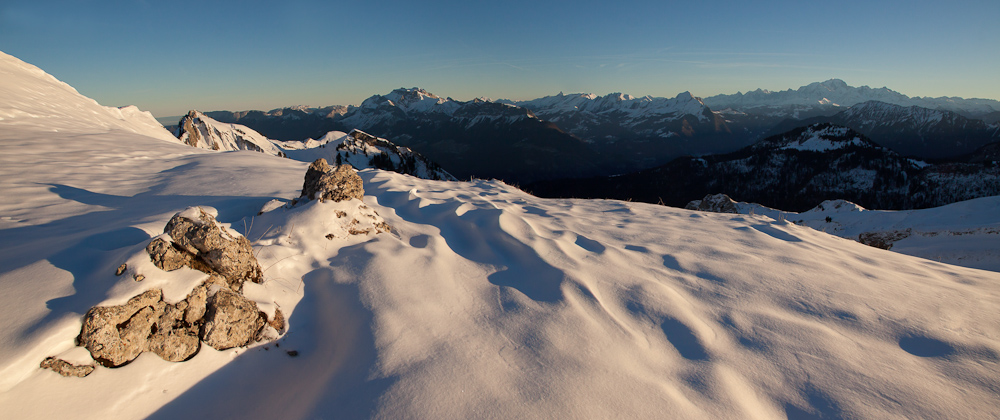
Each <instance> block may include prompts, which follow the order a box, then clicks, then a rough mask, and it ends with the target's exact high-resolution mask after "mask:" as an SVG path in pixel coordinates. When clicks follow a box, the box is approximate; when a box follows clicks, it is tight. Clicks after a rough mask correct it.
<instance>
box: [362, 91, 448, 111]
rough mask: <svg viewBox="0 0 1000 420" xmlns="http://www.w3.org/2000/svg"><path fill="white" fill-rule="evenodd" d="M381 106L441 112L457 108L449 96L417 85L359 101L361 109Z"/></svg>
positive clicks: (404, 109)
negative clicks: (442, 95) (439, 94)
mask: <svg viewBox="0 0 1000 420" xmlns="http://www.w3.org/2000/svg"><path fill="white" fill-rule="evenodd" d="M382 106H389V107H394V108H396V109H399V110H401V111H403V112H404V113H409V112H443V113H446V114H450V113H452V112H454V111H455V109H456V108H458V103H457V102H456V101H454V100H452V99H451V98H442V97H440V96H437V95H435V94H433V93H430V92H428V91H426V90H424V89H420V88H417V87H414V88H410V89H405V88H399V89H395V90H393V91H392V92H390V93H389V94H387V95H374V96H372V97H370V98H368V99H365V101H364V102H362V103H361V108H362V109H376V108H379V107H382Z"/></svg>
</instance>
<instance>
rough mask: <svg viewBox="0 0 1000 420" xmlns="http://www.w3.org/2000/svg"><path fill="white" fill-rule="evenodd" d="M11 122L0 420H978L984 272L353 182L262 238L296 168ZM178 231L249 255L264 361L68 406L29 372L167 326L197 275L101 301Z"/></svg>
mask: <svg viewBox="0 0 1000 420" xmlns="http://www.w3.org/2000/svg"><path fill="white" fill-rule="evenodd" d="M0 58H2V59H0V69H2V70H3V71H5V72H15V73H16V72H17V71H20V70H17V68H27V67H25V66H27V65H25V64H23V63H20V62H19V61H16V59H13V58H12V57H9V56H3V57H0ZM12 63H13V64H12ZM19 66H20V67H19ZM7 80H11V79H8V78H2V79H0V87H2V86H6V84H7V83H8V82H7ZM43 87H44V86H40V87H37V88H33V89H36V90H37V89H42V88H43ZM67 95H68V93H67ZM48 100H49V101H50V102H53V103H60V102H68V101H69V100H70V99H68V98H64V97H62V96H51V97H49V98H48ZM10 101H11V99H9V97H6V96H0V106H8V103H9V102H10ZM87 117H88V113H86V112H82V111H79V112H78V111H66V113H65V115H64V116H63V117H62V118H65V119H76V120H84V119H85V118H87ZM5 118H6V117H5ZM76 120H73V121H74V122H75V121H76ZM17 121H18V120H17V118H10V119H4V120H3V121H0V148H2V153H0V179H3V180H4V182H3V183H0V194H2V195H3V196H4V197H7V198H8V199H7V200H5V201H3V202H0V215H2V217H0V314H2V318H0V319H2V320H3V321H2V323H3V328H2V329H0V407H4V414H5V415H7V416H10V417H12V418H108V417H114V418H154V419H165V418H183V417H200V418H211V417H225V418H287V419H299V418H301V419H305V418H331V417H337V418H622V417H627V418H691V419H718V418H760V419H785V418H792V419H796V418H810V417H813V418H815V417H819V418H896V417H898V418H994V417H997V416H998V415H1000V404H998V403H997V399H996V390H997V389H1000V379H998V377H997V375H996V371H997V364H998V361H1000V315H998V314H1000V311H998V310H997V309H998V306H1000V274H997V273H995V272H988V271H981V270H974V269H968V268H963V267H957V266H952V265H947V264H941V263H938V262H934V261H929V260H924V259H919V258H914V257H911V256H907V255H900V254H897V253H894V252H890V251H884V250H879V249H875V248H872V247H868V246H865V245H862V244H858V243H856V242H854V241H848V240H844V239H841V238H837V237H834V236H831V235H828V234H825V233H822V232H819V231H817V230H814V229H810V228H807V227H800V226H796V225H793V224H790V223H782V222H776V221H775V220H774V219H772V218H769V217H763V216H751V215H742V214H710V213H701V212H692V211H688V210H682V209H673V208H668V207H664V206H657V205H651V204H642V203H627V202H621V201H610V200H546V199H539V198H536V197H533V196H531V195H528V194H526V193H524V192H521V191H519V190H517V189H516V188H513V187H511V186H509V185H506V184H504V183H500V182H496V181H490V182H487V181H477V182H444V181H431V180H423V179H418V178H414V177H410V176H405V175H399V174H395V173H391V172H385V171H380V170H373V169H366V170H362V171H360V172H359V175H360V177H361V179H362V181H363V185H364V187H365V194H366V195H365V196H364V203H360V202H359V201H358V200H354V199H352V200H348V201H341V202H333V201H323V202H320V201H318V200H312V201H309V202H307V203H304V204H300V205H296V206H289V207H282V206H278V207H273V206H269V207H268V208H267V209H268V210H270V211H265V212H263V213H262V214H259V215H258V212H259V210H260V209H261V206H263V205H264V204H265V203H267V202H269V201H270V200H278V202H289V201H290V200H291V199H293V198H295V197H298V196H299V195H300V194H301V191H300V189H299V188H300V186H302V174H303V173H304V172H305V170H306V169H307V168H306V165H307V164H305V163H302V162H296V161H292V160H289V159H276V158H274V157H271V156H266V155H263V154H260V153H250V152H226V153H217V152H211V151H205V150H201V149H195V148H191V147H188V146H185V145H183V144H180V143H179V142H175V141H163V140H162V139H158V138H151V137H148V136H143V135H137V134H134V133H132V134H127V133H121V132H107V131H102V130H98V129H90V128H87V129H85V130H84V129H81V130H79V131H77V132H74V133H72V134H71V135H64V134H61V133H53V132H51V131H43V130H42V129H41V128H39V127H37V126H33V125H17V124H18V123H17ZM126 134H127V135H126ZM71 140H72V141H71ZM113 146H114V147H113ZM79 162H87V164H86V165H83V164H79ZM206 180H210V182H208V181H206ZM360 204H364V206H366V207H368V208H370V209H371V210H374V211H377V212H378V214H379V215H380V216H381V217H382V218H384V221H385V222H386V223H388V224H390V225H392V227H393V229H392V231H391V233H389V234H380V235H349V236H345V237H336V236H335V237H332V238H330V237H328V234H329V233H332V232H333V231H334V230H333V229H335V228H337V227H338V226H341V225H340V223H343V221H344V220H345V219H348V218H351V217H358V218H359V220H360V218H365V217H366V216H363V215H362V213H360V210H359V209H361V207H360ZM189 205H199V206H203V207H212V208H215V209H216V210H217V215H218V216H217V217H216V219H217V220H218V221H219V222H220V223H222V224H223V225H225V226H226V227H227V228H232V229H236V230H238V231H240V232H241V233H242V234H243V236H245V237H246V238H248V240H249V241H250V242H251V243H252V244H253V249H254V252H255V253H256V254H257V255H256V256H257V259H258V260H259V262H260V266H261V271H262V273H263V277H264V281H263V283H260V284H256V283H252V282H246V283H244V284H243V288H244V289H243V294H244V295H245V296H246V297H247V299H250V300H253V301H254V302H256V303H257V304H258V305H259V306H260V308H261V310H262V311H264V312H269V311H270V310H271V309H275V308H280V309H281V312H282V313H283V314H284V315H285V318H286V320H287V324H288V327H287V328H288V329H287V332H286V333H285V335H283V336H282V337H281V338H280V339H279V340H277V341H274V342H270V343H259V344H255V345H254V344H252V345H250V346H249V347H247V348H241V347H236V348H231V349H227V350H216V349H213V348H210V347H209V346H202V348H201V350H200V351H199V352H198V354H197V355H196V356H195V357H193V358H191V359H190V360H188V361H186V362H184V363H173V362H168V361H164V360H162V359H161V358H160V357H156V356H155V355H152V354H147V353H143V354H141V355H139V356H138V357H136V358H135V359H134V360H133V361H132V362H131V363H129V364H128V365H126V366H123V367H121V368H117V369H104V368H98V369H96V370H95V371H94V372H93V373H92V374H90V375H89V376H87V377H86V378H82V379H81V378H76V377H63V376H60V375H58V374H56V373H53V372H51V371H48V370H43V369H40V368H39V361H42V360H44V359H45V358H46V357H48V356H59V357H60V358H61V359H63V360H66V361H67V362H72V363H79V362H81V360H82V359H85V358H89V355H87V354H86V351H84V354H82V355H81V354H80V353H79V349H80V348H78V347H76V346H75V344H74V342H73V339H72V337H73V336H75V335H76V333H77V332H78V331H80V327H81V325H82V317H83V315H84V313H85V312H86V311H87V310H88V309H89V308H91V307H93V306H95V305H99V304H100V305H121V304H124V303H126V302H127V301H128V299H129V298H131V297H132V296H135V295H137V294H139V293H140V292H141V291H142V290H144V289H146V288H148V287H149V286H150V285H151V284H152V283H150V282H157V281H160V282H161V283H160V284H162V285H163V287H162V290H163V294H164V300H165V301H168V302H177V301H180V300H182V299H184V297H185V296H186V295H187V293H189V292H188V289H186V288H182V287H170V286H169V285H170V284H180V283H183V282H170V283H167V282H165V281H161V280H158V278H160V279H166V278H168V277H173V278H176V279H178V280H182V279H186V280H187V281H189V282H195V281H196V279H194V277H197V278H203V276H204V273H200V272H197V271H195V270H188V269H179V270H175V271H172V272H164V273H163V274H162V276H163V277H159V275H158V276H157V277H154V276H148V277H147V278H146V279H145V280H143V281H140V282H136V281H134V280H132V279H131V278H130V277H129V276H130V275H131V273H132V272H128V271H126V274H123V277H124V278H122V277H114V276H113V275H111V274H109V273H114V272H115V269H116V268H117V267H118V266H119V265H120V264H121V262H122V261H123V260H125V262H126V263H127V265H128V267H129V268H128V270H141V271H135V272H136V273H144V272H145V271H146V270H150V271H152V270H156V268H155V267H154V266H153V263H152V262H151V261H150V259H149V256H148V255H147V254H145V252H144V248H145V246H146V244H147V243H148V242H149V241H150V239H151V237H152V236H154V235H157V234H159V232H161V231H162V228H163V226H164V225H165V224H166V223H167V221H168V220H169V219H170V218H171V216H172V215H173V214H174V212H175V211H176V209H178V208H184V207H186V206H189ZM338 211H340V212H343V213H344V216H343V217H340V216H339V213H338ZM354 211H358V212H357V213H354V214H351V212H354ZM109 278H110V279H113V280H109ZM292 356H294V357H292ZM53 396H58V398H54V397H53Z"/></svg>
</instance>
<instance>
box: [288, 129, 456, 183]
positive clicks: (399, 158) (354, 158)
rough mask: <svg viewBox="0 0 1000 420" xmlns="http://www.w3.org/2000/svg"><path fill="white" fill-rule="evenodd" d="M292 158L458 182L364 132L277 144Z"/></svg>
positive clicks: (403, 149) (418, 157) (421, 159)
mask: <svg viewBox="0 0 1000 420" xmlns="http://www.w3.org/2000/svg"><path fill="white" fill-rule="evenodd" d="M277 143H278V145H279V146H281V147H282V148H284V149H285V153H286V154H287V156H288V157H289V158H291V159H295V160H298V161H302V162H312V161H314V160H316V159H321V158H322V159H326V160H327V161H329V162H330V163H331V164H336V165H340V164H350V165H351V166H353V167H355V168H357V169H364V168H376V169H384V170H389V171H393V172H399V173H401V174H407V175H413V176H415V177H418V178H424V179H440V180H444V181H456V180H457V179H456V178H455V177H454V176H452V175H451V174H450V173H448V171H446V170H444V169H442V168H441V167H440V166H439V165H438V164H436V163H434V162H432V161H430V160H428V159H427V158H425V157H424V156H423V155H421V154H419V153H417V152H414V151H413V150H410V148H408V147H401V146H397V145H395V144H393V143H392V142H390V141H388V140H386V139H382V138H378V137H375V136H373V135H371V134H368V133H365V132H364V131H361V130H353V131H351V132H350V134H348V133H344V132H342V131H331V132H329V133H326V135H324V136H323V137H321V138H320V139H319V140H313V139H307V140H306V141H302V142H297V141H288V142H277Z"/></svg>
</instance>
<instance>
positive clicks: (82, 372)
mask: <svg viewBox="0 0 1000 420" xmlns="http://www.w3.org/2000/svg"><path fill="white" fill-rule="evenodd" d="M39 367H41V368H42V369H49V370H51V371H53V372H55V373H58V374H60V375H62V376H76V377H78V378H82V377H84V376H87V375H90V374H91V372H93V371H94V365H81V366H77V365H74V364H72V363H70V362H67V361H65V360H62V359H58V358H55V357H46V358H45V360H42V363H41V364H40V365H39Z"/></svg>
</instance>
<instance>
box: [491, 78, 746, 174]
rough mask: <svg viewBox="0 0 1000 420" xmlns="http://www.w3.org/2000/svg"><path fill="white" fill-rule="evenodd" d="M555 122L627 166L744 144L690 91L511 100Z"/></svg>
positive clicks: (722, 150) (721, 149) (714, 151)
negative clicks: (662, 94)
mask: <svg viewBox="0 0 1000 420" xmlns="http://www.w3.org/2000/svg"><path fill="white" fill-rule="evenodd" d="M506 102H507V103H512V104H515V105H517V106H520V107H523V108H527V109H529V110H531V111H532V112H533V113H534V114H535V115H537V116H538V117H539V118H542V119H544V120H548V121H552V122H553V123H555V124H557V125H559V126H560V127H561V128H563V129H565V130H567V131H568V132H570V133H572V134H573V135H575V136H577V137H580V138H581V139H584V140H586V141H587V142H589V143H591V144H592V147H594V148H595V149H596V150H598V151H600V152H601V153H602V154H603V155H605V156H608V157H609V159H611V158H615V157H618V158H619V159H622V160H623V164H624V165H623V166H625V167H629V168H635V166H636V165H639V166H655V165H659V164H662V163H665V162H667V161H668V160H670V159H673V158H675V157H677V156H682V155H699V154H706V153H719V152H725V151H731V150H734V149H737V148H739V147H742V146H745V145H746V144H745V143H743V142H742V141H741V140H740V139H738V138H735V137H734V136H733V135H732V134H731V133H730V131H729V127H728V126H727V125H726V121H725V119H724V118H723V117H721V116H719V115H716V114H715V113H714V112H712V110H711V109H709V108H708V107H706V106H705V104H704V103H702V101H701V99H700V98H697V97H694V96H692V95H691V93H690V92H683V93H681V94H679V95H677V96H676V97H674V98H653V97H650V96H645V97H641V98H636V97H634V96H631V95H625V94H621V93H612V94H609V95H605V96H597V95H594V94H572V95H564V94H562V93H560V94H558V95H556V96H547V97H544V98H539V99H535V100H531V101H521V102H512V101H506ZM619 156H620V157H619Z"/></svg>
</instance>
